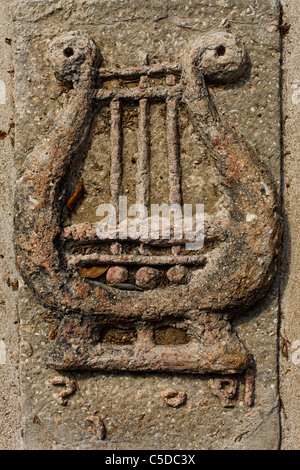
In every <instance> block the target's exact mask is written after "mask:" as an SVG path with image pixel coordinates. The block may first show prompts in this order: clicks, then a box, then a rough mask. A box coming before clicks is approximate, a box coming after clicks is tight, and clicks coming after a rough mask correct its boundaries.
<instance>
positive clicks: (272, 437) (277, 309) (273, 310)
mask: <svg viewBox="0 0 300 470" xmlns="http://www.w3.org/2000/svg"><path fill="white" fill-rule="evenodd" d="M18 3H19V2H15V5H17V4H18ZM37 3H38V2H37ZM49 3H51V2H49ZM178 3H179V4H180V2H178ZM191 3H193V2H191ZM219 3H220V4H222V3H223V4H225V3H226V2H222V1H220V2H219ZM247 3H250V4H251V6H252V7H256V6H257V4H260V2H255V1H251V2H247ZM13 9H14V4H13V3H12V2H8V1H3V0H1V1H0V25H1V28H0V61H1V69H0V70H1V72H0V129H1V130H3V131H5V133H6V135H5V136H4V135H3V138H1V140H0V148H1V152H0V164H1V172H0V177H1V183H2V184H1V188H2V197H1V200H0V210H1V226H0V233H1V235H0V239H1V250H0V253H1V254H3V255H5V256H4V257H3V258H2V257H1V259H0V269H1V286H0V289H1V290H0V397H1V398H0V423H1V432H0V449H28V448H39V445H40V447H41V448H55V446H56V448H64V446H63V445H62V446H61V447H60V446H59V442H58V443H57V442H56V441H55V436H54V435H55V433H56V428H60V429H61V430H65V431H66V430H68V429H70V426H72V428H73V430H74V433H73V436H70V437H68V436H66V440H65V442H66V444H65V445H66V446H68V445H69V448H70V447H71V448H76V447H77V446H79V443H77V442H76V440H77V439H78V441H82V439H83V438H82V432H81V431H80V430H79V429H78V430H76V416H78V414H77V415H76V406H77V409H78V407H79V409H80V413H81V414H82V419H84V418H83V417H84V416H85V415H86V412H88V411H94V410H91V409H90V407H91V403H93V400H92V398H93V394H94V393H96V395H97V392H98V394H99V393H100V391H101V390H102V385H104V387H106V389H107V390H114V393H115V394H116V396H119V395H122V393H123V394H124V390H126V388H128V390H129V391H130V390H131V389H132V379H131V378H130V377H129V376H126V375H124V376H123V377H122V378H121V380H120V381H119V383H118V384H117V386H116V382H115V381H114V379H113V378H112V377H104V378H103V384H102V383H101V380H100V381H99V380H98V382H97V387H98V389H97V390H96V392H95V390H93V391H92V392H91V387H89V381H90V382H91V381H92V380H93V377H92V374H91V376H90V377H89V379H88V380H81V381H80V377H79V381H80V384H81V388H80V394H77V396H76V399H75V400H74V403H73V404H71V407H70V408H71V410H70V413H69V414H70V416H71V417H70V421H69V422H68V418H66V413H63V412H62V411H59V412H58V411H56V414H55V419H54V420H53V422H52V423H51V426H50V424H49V423H48V426H46V427H45V429H43V426H40V425H39V424H38V423H37V419H38V420H41V421H42V422H43V420H45V421H47V413H46V412H45V407H46V406H48V405H49V406H52V407H53V409H55V400H54V399H53V396H52V395H53V393H54V392H53V391H51V392H50V389H49V387H48V389H47V388H46V392H49V395H51V396H50V399H51V400H50V403H46V402H45V404H44V409H42V407H41V406H40V403H41V402H40V401H39V398H38V396H39V394H41V390H42V389H43V388H45V384H46V381H47V378H48V377H47V373H46V374H45V375H43V373H41V372H40V370H39V369H38V368H34V367H32V366H31V368H30V366H29V367H28V366H27V365H26V364H28V361H27V362H26V348H27V349H28V342H27V343H26V342H25V344H24V337H26V334H27V333H28V334H29V335H31V337H33V336H34V335H36V336H38V335H40V338H38V340H39V341H40V339H41V338H42V339H44V338H45V336H46V332H45V331H43V326H42V325H41V324H40V320H37V323H36V324H35V325H33V324H32V322H31V323H30V322H28V321H27V323H26V318H27V320H28V316H27V317H26V315H25V322H24V321H23V322H22V325H21V326H22V328H20V317H19V315H20V310H22V311H23V315H24V311H25V312H26V309H27V311H29V307H28V298H29V297H28V296H29V294H28V293H25V295H23V294H21V295H20V293H19V292H18V287H19V288H22V281H21V280H20V279H19V276H18V273H17V271H16V268H15V264H14V253H13V246H12V230H13V225H12V216H13V188H14V181H15V178H16V173H17V166H18V164H17V161H18V159H17V160H16V159H15V150H14V142H15V133H14V122H15V103H14V97H15V93H14V64H13V46H14V42H17V43H18V40H19V39H20V38H18V37H14V35H15V34H16V33H15V32H14V30H13V21H12V15H13ZM282 12H283V15H282V23H283V24H284V23H286V24H287V25H290V28H289V30H288V31H287V32H286V34H285V35H284V36H283V40H282V116H283V119H282V150H281V152H282V164H281V167H280V165H279V166H278V161H276V159H275V160H272V159H271V157H270V161H271V163H270V165H271V167H272V169H273V171H274V172H275V174H277V171H278V168H279V169H280V170H281V181H282V192H283V202H284V217H285V236H284V242H283V254H282V261H281V266H280V279H279V283H280V289H279V292H280V295H278V284H276V285H275V286H274V287H273V289H272V291H271V293H270V294H269V299H267V300H266V304H265V306H264V305H260V307H259V308H260V310H261V311H257V314H259V317H258V316H256V314H255V312H254V318H255V319H258V318H259V322H260V328H257V331H258V332H260V333H258V334H260V335H261V336H260V337H259V338H260V340H261V341H262V342H264V343H266V341H268V344H267V345H265V348H266V349H265V351H268V350H269V349H270V348H272V349H273V350H275V346H276V331H275V333H274V331H271V329H270V323H269V318H270V317H271V318H273V319H277V317H278V318H279V327H278V333H279V334H278V337H279V339H278V353H279V354H278V355H279V357H278V364H279V370H278V374H279V384H278V382H277V378H276V377H275V378H274V377H273V376H274V370H275V372H276V361H274V357H271V358H269V357H267V356H266V358H265V360H266V364H267V365H268V367H270V371H271V373H270V374H269V375H270V376H269V377H268V378H267V379H266V382H267V383H268V385H269V386H270V391H268V393H266V392H265V391H262V390H261V391H259V393H260V397H263V403H265V405H268V406H269V405H270V404H271V402H272V401H273V403H274V409H275V410H276V413H273V411H274V410H273V408H272V407H269V408H268V409H267V410H266V409H264V412H265V415H264V416H262V419H261V421H259V412H258V413H256V414H255V413H254V414H253V412H252V414H251V412H249V413H248V415H249V416H248V418H247V416H246V415H247V414H246V413H245V412H244V414H243V416H242V415H240V416H238V414H235V417H234V418H233V419H234V421H235V425H236V426H237V427H236V431H235V434H234V435H232V439H231V441H230V440H227V441H226V439H225V438H224V436H222V432H223V433H224V432H226V426H228V428H229V427H230V420H227V421H226V416H225V415H226V413H225V412H224V411H223V412H222V415H224V416H223V417H222V416H221V422H222V423H223V425H224V422H225V423H226V425H225V427H224V428H223V429H222V432H220V433H219V436H218V432H217V431H218V429H217V428H212V429H210V434H211V437H212V443H211V444H209V446H210V448H224V447H225V448H239V449H243V448H245V449H246V448H252V449H255V448H259V447H260V446H261V445H262V448H264V449H274V448H281V449H297V448H299V444H300V431H299V425H298V423H299V418H300V417H299V414H300V412H299V403H298V398H299V367H300V327H299V322H297V307H298V305H297V300H298V298H299V283H298V259H297V255H298V250H299V239H297V235H298V231H299V222H298V221H299V217H297V215H298V211H299V210H298V207H297V200H298V198H297V195H298V193H297V191H299V183H298V180H297V176H298V172H299V169H298V165H297V163H298V162H297V152H299V137H298V136H299V129H298V126H299V124H297V122H298V119H297V118H298V114H297V113H298V107H299V105H300V77H298V73H297V71H298V68H299V67H298V61H299V48H300V46H299V37H298V36H299V32H298V31H299V23H300V5H299V3H298V1H297V0H293V1H292V0H290V1H287V0H284V1H282ZM23 13H24V16H25V17H26V11H25V10H24V12H23ZM249 21H250V27H251V21H252V20H251V19H250V20H249V19H248V22H249ZM271 27H272V26H271ZM247 32H248V34H249V28H248V29H247V28H246V30H245V35H246V34H247ZM274 60H275V59H274ZM274 83H275V82H274ZM52 86H53V87H54V88H55V84H54V85H52ZM272 93H273V94H272V96H273V99H274V106H275V108H276V107H277V106H278V103H277V102H276V99H277V96H278V94H277V91H276V90H275V91H274V90H273V91H272ZM17 96H18V101H17V102H19V100H20V99H21V98H22V97H21V92H20V90H17ZM238 96H239V95H238V93H237V97H238ZM26 99H27V97H25V102H26ZM217 99H218V97H217ZM221 99H222V97H221ZM240 99H242V95H241V96H240ZM249 103H250V100H249ZM229 104H230V103H229ZM45 106H47V103H46V104H45ZM275 111H276V109H275ZM270 116H272V111H271V113H270ZM273 116H274V115H273ZM276 119H277V120H276V122H275V123H274V124H275V127H276V126H277V125H278V118H276ZM24 122H26V119H24ZM236 124H237V125H239V126H241V127H243V122H241V121H240V119H239V118H237V123H236ZM264 125H265V128H266V129H272V128H273V126H272V123H271V122H267V123H264ZM243 130H246V132H247V131H248V132H249V135H250V139H251V138H252V140H253V135H254V134H253V133H252V131H251V129H249V128H248V129H243ZM276 132H278V131H276V129H275V130H274V135H275V134H276ZM271 134H272V133H270V134H269V135H268V138H269V139H270V141H271V140H272V138H271V137H270V135H271ZM27 136H29V140H30V138H32V140H33V141H34V137H35V136H34V135H32V136H30V133H29V132H28V133H27ZM20 141H21V139H20V138H19V140H18V142H20ZM261 145H262V146H264V145H265V148H270V146H269V145H268V144H267V143H265V144H261ZM28 146H30V143H29V145H28ZM274 150H275V151H276V146H275V148H274ZM21 153H22V152H21V149H17V152H16V155H17V156H18V154H21ZM26 301H27V302H26ZM32 302H33V303H32V305H33V310H35V312H36V313H37V315H36V317H39V315H40V314H41V311H39V307H38V306H37V305H36V304H34V301H32ZM26 305H27V306H26ZM31 315H34V312H32V313H31ZM23 320H24V318H23ZM274 324H275V327H277V323H276V322H275V323H274ZM264 325H266V326H267V327H268V328H269V330H268V332H267V333H266V334H265V335H263V334H262V330H263V327H264ZM252 327H253V324H252ZM236 329H237V330H238V332H239V334H241V337H243V334H244V335H245V337H244V338H243V339H245V340H246V343H247V345H248V346H250V348H251V347H252V346H253V347H254V346H255V341H254V343H252V342H251V341H252V339H251V328H250V327H249V330H247V326H246V328H244V327H243V324H242V323H241V324H240V325H239V324H238V323H237V325H236ZM240 330H241V331H240ZM43 335H44V336H43ZM268 347H269V349H268ZM27 353H28V351H27ZM263 354H264V347H263V346H262V348H261V357H263ZM29 356H30V354H29ZM36 358H37V359H38V361H39V360H40V357H39V354H38V352H37V354H36V356H34V360H35V359H36ZM28 371H31V373H32V375H34V374H36V375H35V377H32V376H30V374H29V372H28ZM264 373H265V371H264ZM52 375H53V374H52ZM41 380H42V383H40V384H39V385H36V384H37V383H38V381H41ZM138 380H139V379H136V382H137V384H138ZM147 380H148V383H149V384H150V385H149V390H151V387H152V389H153V388H154V389H155V388H156V389H159V388H160V387H164V382H165V385H166V387H167V386H169V385H170V380H168V378H163V379H160V380H159V379H158V378H157V377H153V378H152V379H149V378H148V379H147ZM172 383H174V385H177V386H178V385H179V384H180V385H181V384H184V383H185V386H187V387H190V388H189V391H190V392H191V393H194V394H195V397H196V399H195V400H196V402H198V403H201V404H203V403H205V381H204V382H203V383H202V386H203V391H202V390H200V391H199V384H198V383H197V382H195V381H194V382H189V379H187V380H186V382H185V379H181V378H174V380H173V382H172ZM32 384H35V385H34V386H33V387H32ZM271 386H272V387H273V388H272V389H271ZM277 387H278V388H279V395H280V422H279V423H278V413H277V411H278V408H277V397H276V392H277ZM274 388H275V390H274ZM271 390H273V392H271ZM31 393H32V394H31ZM91 393H92V395H90V397H91V398H90V400H87V401H85V402H84V400H83V399H82V397H83V396H88V395H89V394H91ZM197 394H198V395H197ZM24 397H25V400H24ZM140 398H141V403H147V404H148V408H154V404H155V400H156V398H154V401H153V398H152V397H151V395H149V396H148V395H147V390H146V391H144V392H141V395H140ZM195 400H194V402H195ZM192 404H193V401H191V402H190V404H189V405H188V406H189V408H188V409H187V411H188V413H189V416H190V417H191V423H192V421H193V418H192V417H193V416H195V414H194V410H193V408H192ZM72 406H73V409H72ZM103 406H104V408H105V406H106V409H104V410H102V412H103V414H105V413H106V412H107V413H108V414H109V412H110V413H113V409H114V406H115V404H114V402H113V399H111V401H110V402H109V401H107V402H106V403H105V404H104V405H103ZM134 406H135V404H134V403H131V400H130V397H128V399H126V407H127V410H128V411H130V410H131V411H132V408H134ZM203 406H204V405H203ZM35 407H36V409H37V410H38V413H37V416H38V418H37V419H36V420H35V422H32V417H34V416H35V414H34V413H35ZM85 407H86V409H85ZM262 408H264V407H262ZM213 409H215V413H218V409H217V408H216V407H215V408H213ZM29 410H30V411H29ZM74 410H75V411H74ZM157 413H159V410H158V411H157V409H156V414H157ZM168 413H169V412H168ZM180 413H181V412H180ZM180 413H178V414H177V415H176V418H174V416H175V415H172V413H171V412H170V413H169V414H168V416H167V419H168V420H172V419H173V426H172V425H171V427H170V436H169V437H170V439H172V434H173V435H175V434H176V432H177V430H178V427H180V426H181V425H182V429H185V424H184V421H186V417H185V416H184V413H183V412H182V415H181V414H180ZM211 413H212V415H211V416H213V413H214V411H212V412H211ZM224 413H225V414H224ZM262 414H263V412H262ZM141 415H142V413H141V414H140V416H141ZM227 415H228V414H227ZM29 416H30V419H31V425H30V426H29ZM116 416H117V417H118V419H120V421H121V418H122V416H121V414H120V413H119V415H118V413H117V415H115V417H116ZM134 416H135V418H134V419H133V420H132V419H131V420H130V419H127V420H125V424H126V426H127V427H128V429H127V430H126V433H127V434H126V433H124V432H123V433H122V428H123V426H124V424H120V423H119V425H118V423H117V422H116V419H115V422H114V423H111V424H110V423H107V424H108V428H109V430H110V429H111V430H113V431H114V432H115V435H116V436H117V437H116V439H118V433H116V430H117V429H118V426H119V429H120V430H121V431H120V439H121V440H122V442H123V443H122V444H117V443H116V442H117V441H116V442H115V443H114V442H111V444H110V446H108V447H106V448H123V449H126V448H129V446H130V448H136V449H139V448H147V442H146V439H147V433H146V434H144V443H143V442H142V443H138V444H136V447H134V443H133V442H132V439H131V440H130V436H134V435H135V434H136V431H134V429H133V428H134V427H135V426H138V428H139V430H140V431H139V433H141V434H143V432H144V431H143V429H142V427H140V426H141V423H140V422H139V417H138V413H136V414H135V415H134ZM152 419H153V420H154V421H155V419H156V420H159V415H158V414H157V416H155V415H154V418H153V414H152ZM245 419H246V421H247V420H248V421H247V422H248V424H249V425H250V426H251V425H252V424H253V423H254V428H252V430H253V429H254V430H257V429H258V432H256V434H255V432H254V433H252V434H254V435H253V436H252V439H251V442H250V441H249V442H248V443H247V438H245V439H240V440H236V441H235V440H234V437H235V436H238V435H239V432H241V433H242V432H243V431H244V430H245V429H246V427H245V421H244V422H243V420H245ZM74 420H75V421H74ZM222 420H223V421H222ZM255 420H256V422H257V423H258V422H259V426H258V425H256V427H255ZM257 420H258V421H257ZM216 421H217V418H216ZM130 426H132V427H133V428H132V429H130ZM194 426H195V423H193V426H192V427H193V428H194ZM204 427H205V423H204ZM146 429H147V423H146ZM200 429H201V426H199V430H200ZM24 430H25V433H27V436H29V437H27V438H26V436H25V435H24ZM49 430H51V432H53V436H54V437H53V438H52V437H51V436H50V437H49V438H48V436H44V437H43V439H44V443H43V444H39V441H40V439H41V435H43V433H45V434H47V433H48V432H49ZM123 431H124V430H123ZM60 432H62V431H60ZM160 432H161V433H162V432H163V428H162V429H161V430H160V429H159V427H158V429H157V433H158V437H157V436H155V433H154V434H152V435H151V438H152V439H153V442H155V439H156V440H157V439H158V438H159V434H160ZM206 432H207V428H206ZM215 432H217V434H215V436H214V435H213V434H214V433H215ZM139 433H138V434H139ZM86 435H87V436H88V431H87V432H86ZM124 435H125V436H126V435H127V437H128V439H129V440H128V442H129V445H128V446H126V439H125V441H124ZM193 436H194V437H193ZM47 439H48V440H47ZM168 439H169V438H165V444H164V445H165V448H168V442H169V441H168ZM193 439H194V440H193ZM70 442H72V444H71V445H70ZM184 442H186V441H184ZM230 442H232V445H230ZM68 443H69V444H68ZM200 443H201V440H199V437H198V435H197V432H195V433H194V434H193V433H192V434H191V436H190V446H189V448H190V449H193V448H198V447H199V445H201V444H200ZM94 444H95V442H94V441H93V438H92V439H91V440H89V438H88V437H87V438H86V444H84V442H83V444H82V442H81V444H80V445H81V447H82V446H83V447H84V445H86V448H91V447H92V446H93V445H94ZM193 444H195V446H193ZM153 445H154V446H155V444H153ZM118 446H119V447H118ZM158 448H159V447H158ZM175 448H176V447H175ZM185 448H187V447H185Z"/></svg>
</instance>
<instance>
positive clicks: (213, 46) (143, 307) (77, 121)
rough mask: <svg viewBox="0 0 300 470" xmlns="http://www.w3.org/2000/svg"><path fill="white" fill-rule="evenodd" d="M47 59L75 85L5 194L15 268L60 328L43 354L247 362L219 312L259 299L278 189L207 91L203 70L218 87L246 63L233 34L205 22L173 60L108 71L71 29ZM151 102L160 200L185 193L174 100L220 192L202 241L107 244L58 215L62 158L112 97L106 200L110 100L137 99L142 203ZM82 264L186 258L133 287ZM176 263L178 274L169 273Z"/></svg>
mask: <svg viewBox="0 0 300 470" xmlns="http://www.w3.org/2000/svg"><path fill="white" fill-rule="evenodd" d="M50 60H51V63H52V67H53V69H54V72H55V76H56V78H57V79H58V80H60V81H63V82H65V83H66V82H69V83H70V82H71V83H72V88H73V89H72V91H71V97H70V99H69V102H68V104H67V105H66V106H65V107H64V108H63V109H62V111H61V113H60V115H59V116H58V118H57V121H56V122H55V123H54V125H53V129H52V130H51V132H50V133H49V135H48V136H47V138H46V139H45V140H44V141H43V142H41V143H39V144H37V146H36V147H35V149H34V150H33V151H32V153H31V154H30V155H29V156H28V157H27V159H26V161H25V165H24V168H23V171H22V174H21V176H20V178H19V180H18V182H17V190H16V206H15V207H16V215H15V249H16V257H17V263H18V267H19V270H20V272H21V274H22V276H23V278H24V280H25V282H26V283H27V285H28V286H29V287H30V288H31V289H32V290H33V292H34V293H35V294H36V296H37V297H38V298H39V299H40V301H41V302H42V303H43V305H45V306H46V308H48V309H50V310H51V311H52V313H53V315H54V316H56V317H57V318H59V319H61V323H60V327H59V330H58V334H57V337H56V339H55V340H54V341H53V342H51V343H50V345H48V346H49V348H48V349H47V352H46V359H47V364H48V365H49V366H50V367H53V368H56V369H64V370H71V369H90V370H107V371H124V370H125V371H155V372H166V371H170V372H177V373H197V374H207V373H215V374H235V373H241V372H243V371H246V370H249V368H251V366H252V361H253V359H252V356H251V354H249V353H248V351H247V350H246V348H245V347H244V345H243V344H242V343H241V341H240V340H239V339H238V337H237V335H236V334H235V333H234V332H233V331H232V328H231V324H230V318H231V315H240V314H242V313H243V312H245V311H246V310H247V309H249V307H250V306H251V305H253V304H254V303H255V302H256V301H257V300H258V299H260V298H262V296H263V295H264V294H265V293H266V290H267V289H268V287H269V286H270V284H271V282H272V280H273V278H274V273H275V270H276V268H275V266H276V258H277V256H278V249H279V234H280V228H279V225H280V224H279V208H278V201H277V196H276V190H275V188H274V185H273V183H272V180H271V177H270V175H269V173H268V171H267V170H266V169H265V168H264V167H263V165H262V164H261V162H260V160H259V159H258V157H257V156H256V155H255V153H254V152H253V150H251V148H250V147H249V145H248V144H247V143H246V142H245V140H244V139H243V138H242V137H241V136H240V135H238V134H237V132H236V130H235V129H234V128H233V127H232V126H229V125H227V124H226V123H225V122H224V121H223V118H221V117H220V116H219V114H218V112H217V110H216V108H215V106H214V104H213V102H212V99H211V98H210V95H209V91H208V83H214V84H216V83H218V84H220V86H222V84H224V83H229V82H235V81H237V80H238V79H240V78H241V77H242V76H243V75H244V74H245V72H246V69H247V66H248V56H247V53H246V51H245V48H244V46H243V45H242V44H241V42H240V41H239V40H238V39H237V38H236V37H235V36H233V35H232V34H229V33H215V34H212V35H210V36H206V37H204V38H202V39H199V41H198V43H196V44H194V45H193V46H192V47H191V48H190V49H189V50H187V51H185V53H184V54H183V60H182V63H181V64H180V65H179V64H175V65H174V64H171V65H170V64H163V65H157V64H156V65H142V66H139V67H136V68H132V69H126V70H123V69H113V70H109V69H107V68H103V67H101V58H100V53H99V51H98V49H97V46H96V45H95V43H94V42H93V40H92V39H91V38H89V37H88V36H86V35H85V34H82V33H80V32H71V33H67V34H64V35H63V36H61V37H59V38H57V39H55V40H54V41H53V43H52V44H51V47H50ZM126 77H131V78H132V77H134V78H135V79H136V80H135V81H136V86H135V87H128V88H126V87H121V88H119V89H118V88H113V87H107V86H103V84H105V83H107V82H109V81H110V80H112V79H116V78H126ZM153 77H154V78H155V77H160V78H161V81H160V85H159V86H152V85H151V82H150V79H151V78H153ZM99 83H100V86H99ZM162 83H163V84H162ZM153 101H155V102H157V101H158V102H164V103H165V106H166V135H167V141H168V162H166V165H168V169H169V170H168V171H169V181H168V185H169V201H167V202H169V203H171V204H175V203H176V204H182V202H183V201H182V192H181V177H182V178H184V175H181V170H180V145H179V136H178V132H177V113H178V105H179V103H180V106H182V105H184V106H185V107H186V108H187V111H188V115H189V119H190V120H191V121H192V123H193V126H194V130H195V132H196V134H197V135H198V138H199V140H202V143H203V144H204V145H205V146H206V147H207V149H208V154H209V155H210V158H211V159H212V162H213V164H214V167H215V169H216V171H217V173H218V175H219V178H220V181H221V184H222V186H223V189H224V201H225V202H224V204H223V205H222V209H221V210H220V211H219V212H218V213H216V214H215V215H214V216H213V217H210V218H208V219H206V220H205V243H206V245H207V247H206V249H205V250H196V252H191V253H188V254H186V253H183V252H181V250H182V245H183V244H184V243H185V242H186V240H180V241H174V240H169V241H167V242H166V241H162V242H161V243H162V244H163V243H165V244H164V245H160V243H159V242H158V241H157V240H155V241H154V240H153V241H151V239H149V240H134V241H132V247H135V248H136V247H138V250H139V251H138V252H137V251H136V250H135V251H134V252H133V251H130V247H129V250H128V243H129V245H130V242H129V241H128V240H127V241H126V243H127V249H126V251H124V252H123V251H122V243H123V240H118V239H117V238H118V237H117V236H116V239H113V237H112V239H111V240H110V242H111V247H113V248H111V251H109V252H107V250H106V251H103V250H102V249H101V247H102V244H103V242H102V241H101V240H99V238H98V237H97V230H96V226H95V224H91V223H82V224H75V225H71V226H67V227H64V226H63V221H62V212H63V208H64V207H65V205H66V201H67V197H68V196H70V195H68V194H66V190H65V188H66V181H67V178H68V175H69V170H70V166H71V165H72V162H74V161H75V160H76V159H78V158H79V159H80V158H82V155H83V154H84V152H85V146H86V145H87V142H88V139H89V137H90V133H91V130H92V123H93V120H94V118H95V113H96V112H97V106H98V105H99V103H105V104H106V105H107V106H110V112H111V134H110V135H111V174H110V181H108V184H109V185H110V192H111V201H112V202H113V203H114V204H117V200H118V198H119V196H120V195H121V187H122V184H121V182H122V176H121V175H122V138H121V128H122V112H121V110H122V105H123V103H128V102H134V103H136V104H137V105H138V109H139V126H138V135H139V137H138V138H139V153H138V161H137V200H138V201H139V202H141V203H143V204H146V205H147V204H149V203H150V202H151V201H150V200H149V198H150V196H149V194H150V192H149V175H148V172H149V159H151V155H150V153H151V149H149V138H148V132H149V129H148V126H149V120H148V115H149V106H151V103H152V102H153ZM99 158H100V159H101V156H99ZM196 198H197V194H195V199H196ZM197 202H201V201H197ZM86 244H94V246H95V250H94V252H93V254H81V255H80V254H77V255H76V254H75V255H74V252H73V253H72V250H71V249H70V247H74V246H78V245H80V246H84V245H86ZM106 246H107V241H106ZM161 246H163V247H164V250H162V251H161V253H163V254H161V256H160V255H159V250H158V249H159V248H160V247H161ZM153 248H155V249H156V251H155V250H154V251H153ZM157 250H158V251H157ZM153 253H155V254H153ZM91 266H99V267H101V266H110V267H114V266H115V267H121V268H126V269H127V270H128V271H129V272H131V270H132V272H133V273H136V275H137V272H138V271H139V270H140V269H144V271H143V272H144V273H146V274H145V278H147V274H149V276H148V278H149V279H150V278H151V273H153V272H154V271H155V272H156V273H157V272H158V273H163V272H164V273H166V272H168V271H169V270H170V269H172V268H174V267H182V268H184V269H182V270H180V269H178V270H177V271H176V270H175V271H173V274H174V273H175V274H174V275H173V278H172V277H170V279H171V280H169V281H168V282H165V283H159V282H158V283H157V284H155V285H153V284H151V283H148V284H147V282H146V283H145V285H144V286H142V288H141V287H140V288H136V289H135V287H134V286H136V284H134V281H131V284H129V283H127V284H126V282H125V283H124V282H123V283H121V286H120V285H117V286H114V285H112V284H109V283H108V282H107V281H106V275H104V276H101V277H99V278H98V279H87V278H84V277H80V276H79V275H78V269H79V268H82V267H86V268H89V267H91ZM176 272H177V273H179V274H180V273H181V274H182V273H184V275H182V276H181V274H180V275H179V276H178V277H176ZM141 277H142V276H141ZM124 284H125V286H124ZM122 286H123V289H122ZM120 287H121V288H120ZM107 328H119V329H121V330H123V331H124V334H126V331H127V332H128V331H130V332H131V334H132V336H131V341H129V342H128V344H111V343H109V342H107V341H103V331H104V330H105V329H107ZM164 328H176V329H177V330H180V331H181V333H183V335H184V338H185V340H184V341H179V342H178V341H177V342H175V343H176V344H161V342H160V341H157V337H158V335H157V331H158V330H161V329H164ZM132 332H133V333H132Z"/></svg>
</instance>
